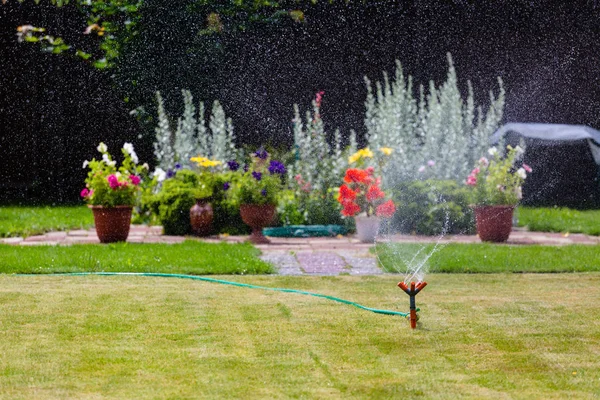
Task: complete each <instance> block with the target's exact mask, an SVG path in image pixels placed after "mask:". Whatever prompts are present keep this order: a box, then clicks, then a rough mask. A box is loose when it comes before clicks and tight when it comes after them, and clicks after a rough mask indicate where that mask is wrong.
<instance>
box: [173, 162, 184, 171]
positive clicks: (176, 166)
mask: <svg viewBox="0 0 600 400" xmlns="http://www.w3.org/2000/svg"><path fill="white" fill-rule="evenodd" d="M182 168H183V167H182V166H181V164H179V163H177V164H175V171H177V170H178V169H182Z"/></svg>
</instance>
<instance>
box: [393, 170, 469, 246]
mask: <svg viewBox="0 0 600 400" xmlns="http://www.w3.org/2000/svg"><path fill="white" fill-rule="evenodd" d="M392 196H393V200H394V202H395V203H396V205H397V211H396V214H395V215H394V218H393V221H392V227H393V229H394V230H397V231H400V232H402V233H415V234H420V235H439V234H441V233H474V231H475V227H474V218H473V212H472V210H471V208H470V207H469V190H468V188H466V187H464V186H462V185H460V184H458V183H457V182H455V181H451V180H435V179H429V180H425V181H412V182H402V183H400V184H398V185H396V186H395V188H394V189H393V194H392Z"/></svg>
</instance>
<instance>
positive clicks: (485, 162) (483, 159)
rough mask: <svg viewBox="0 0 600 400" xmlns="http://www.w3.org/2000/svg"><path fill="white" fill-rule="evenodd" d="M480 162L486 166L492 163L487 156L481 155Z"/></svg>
mask: <svg viewBox="0 0 600 400" xmlns="http://www.w3.org/2000/svg"><path fill="white" fill-rule="evenodd" d="M479 164H481V165H483V166H484V167H487V166H488V165H489V164H490V161H489V160H488V159H487V158H485V157H481V158H480V159H479Z"/></svg>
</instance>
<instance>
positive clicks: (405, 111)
mask: <svg viewBox="0 0 600 400" xmlns="http://www.w3.org/2000/svg"><path fill="white" fill-rule="evenodd" d="M365 81H366V84H367V101H366V103H365V104H366V116H365V125H366V128H367V141H368V144H369V147H370V148H375V149H376V148H381V147H390V148H392V149H393V150H394V152H393V154H392V157H391V160H390V162H389V164H388V166H387V168H386V171H384V183H385V184H386V185H387V186H394V185H396V184H397V183H399V182H403V181H410V180H414V179H419V178H420V174H422V173H423V172H424V170H425V169H426V171H425V172H426V174H425V175H423V177H424V178H425V177H426V178H436V179H452V180H456V181H462V180H464V176H466V175H467V174H468V172H469V170H470V167H471V166H472V165H473V163H474V162H475V161H476V160H477V159H478V158H479V157H480V155H481V154H483V152H485V150H486V149H487V148H488V146H489V142H488V138H489V136H490V135H491V134H492V133H493V132H494V131H495V130H496V129H497V128H498V125H499V123H500V121H501V119H502V115H503V110H504V89H503V86H502V80H501V79H500V78H498V84H499V92H498V95H497V96H496V95H495V94H494V92H493V91H490V106H489V109H488V111H487V113H485V115H484V112H483V110H482V107H481V106H477V107H476V106H475V101H474V99H473V88H472V85H471V82H468V96H467V99H466V100H463V98H462V97H461V94H460V91H459V89H458V79H457V76H456V70H455V69H454V65H453V63H452V58H451V56H450V54H448V74H447V79H446V82H444V83H443V84H442V85H441V86H440V87H439V88H436V86H435V84H434V82H433V81H431V82H430V83H429V93H428V94H427V95H426V94H425V90H424V88H423V86H421V87H420V90H419V93H420V95H419V99H418V100H417V99H416V98H415V97H414V95H413V83H412V77H411V76H408V77H406V76H405V75H404V72H403V71H402V65H401V64H400V62H399V61H396V73H395V78H394V79H392V80H390V79H389V77H388V76H387V74H385V73H384V79H383V83H381V82H377V83H376V84H375V93H374V92H373V87H372V84H371V82H370V81H369V79H368V78H365ZM425 166H427V167H425Z"/></svg>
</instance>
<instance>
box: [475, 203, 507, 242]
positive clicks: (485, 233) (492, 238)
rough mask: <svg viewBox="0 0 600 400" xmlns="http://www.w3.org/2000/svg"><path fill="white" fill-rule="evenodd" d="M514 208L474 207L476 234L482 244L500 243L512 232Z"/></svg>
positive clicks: (503, 206) (504, 206)
mask: <svg viewBox="0 0 600 400" xmlns="http://www.w3.org/2000/svg"><path fill="white" fill-rule="evenodd" d="M514 210H515V206H507V205H500V206H475V207H474V211H475V223H476V226H477V234H478V235H479V238H480V239H481V241H482V242H495V243H502V242H506V241H507V240H508V237H509V236H510V231H511V230H512V221H513V212H514Z"/></svg>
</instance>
